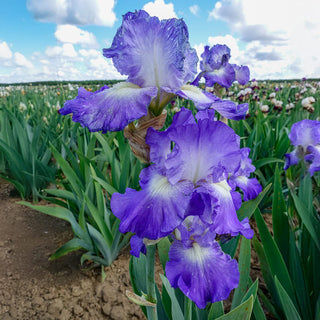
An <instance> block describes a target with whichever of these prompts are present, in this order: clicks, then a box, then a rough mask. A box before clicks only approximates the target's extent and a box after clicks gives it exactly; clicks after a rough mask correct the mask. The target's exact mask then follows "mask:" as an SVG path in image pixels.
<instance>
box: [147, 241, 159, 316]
mask: <svg viewBox="0 0 320 320" xmlns="http://www.w3.org/2000/svg"><path fill="white" fill-rule="evenodd" d="M155 254H156V245H149V246H147V294H148V297H147V300H148V301H150V302H153V303H156V302H157V299H156V287H155V285H156V284H155V279H154V263H155ZM147 315H148V320H157V319H158V316H157V309H156V308H154V307H147Z"/></svg>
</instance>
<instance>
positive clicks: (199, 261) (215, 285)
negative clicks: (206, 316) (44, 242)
mask: <svg viewBox="0 0 320 320" xmlns="http://www.w3.org/2000/svg"><path fill="white" fill-rule="evenodd" d="M166 275H167V278H168V279H169V281H170V283H171V285H172V286H173V287H174V288H177V287H179V288H180V290H181V291H182V292H183V293H184V294H185V295H186V296H187V297H188V298H190V299H191V300H193V301H194V302H195V303H196V305H197V306H198V307H199V308H205V306H206V305H207V303H208V302H211V303H214V302H216V301H221V300H225V299H227V298H228V296H229V294H230V292H231V290H232V289H234V288H236V287H237V285H238V282H239V271H238V265H237V262H236V260H232V259H231V258H230V256H228V255H226V254H224V253H223V252H222V250H221V248H220V246H219V244H218V243H217V242H214V243H213V244H211V245H210V246H207V247H201V246H200V245H199V244H198V243H196V242H194V244H193V245H192V246H190V247H186V246H184V245H183V243H182V242H181V241H178V240H175V241H174V242H173V244H172V245H171V248H170V251H169V261H168V262H167V265H166Z"/></svg>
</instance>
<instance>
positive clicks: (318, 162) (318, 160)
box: [304, 144, 320, 176]
mask: <svg viewBox="0 0 320 320" xmlns="http://www.w3.org/2000/svg"><path fill="white" fill-rule="evenodd" d="M308 152H310V154H307V155H306V156H305V158H304V159H305V160H306V161H307V162H309V163H310V167H309V172H310V174H311V176H313V175H314V173H315V172H316V171H320V144H319V145H317V146H309V147H308Z"/></svg>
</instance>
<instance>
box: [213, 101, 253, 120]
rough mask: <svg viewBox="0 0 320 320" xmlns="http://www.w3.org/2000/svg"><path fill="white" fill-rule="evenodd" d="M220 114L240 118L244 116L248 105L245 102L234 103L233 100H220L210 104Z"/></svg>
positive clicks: (228, 117) (229, 117) (230, 117)
mask: <svg viewBox="0 0 320 320" xmlns="http://www.w3.org/2000/svg"><path fill="white" fill-rule="evenodd" d="M212 108H213V109H215V110H217V111H218V112H219V113H220V114H221V115H222V116H224V117H225V118H227V119H232V120H242V119H244V118H245V117H246V114H247V111H248V109H249V105H248V104H247V103H243V104H236V103H234V102H233V101H229V100H221V101H217V102H215V103H214V104H213V105H212Z"/></svg>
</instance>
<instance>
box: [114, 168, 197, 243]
mask: <svg viewBox="0 0 320 320" xmlns="http://www.w3.org/2000/svg"><path fill="white" fill-rule="evenodd" d="M141 180H142V181H143V182H142V183H141V184H142V188H143V189H142V190H140V191H136V190H133V189H130V188H127V189H126V192H125V193H124V194H120V193H115V194H113V196H112V199H111V209H112V212H113V213H114V215H115V216H116V217H118V218H119V219H120V220H121V222H120V227H119V230H120V232H123V233H124V232H133V233H136V234H137V236H138V237H139V238H148V239H151V240H156V239H158V238H161V237H165V236H167V235H168V234H169V233H171V232H172V231H173V230H174V229H175V228H176V227H177V226H178V225H179V224H180V223H181V222H182V220H183V219H184V215H185V211H186V208H187V207H188V203H189V198H190V194H191V192H192V189H193V186H192V183H189V182H187V181H182V182H179V183H177V184H175V185H171V184H170V183H169V182H168V180H167V178H166V177H165V176H162V175H160V174H159V173H158V172H157V171H156V170H155V166H150V167H148V168H146V169H143V170H142V176H141Z"/></svg>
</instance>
